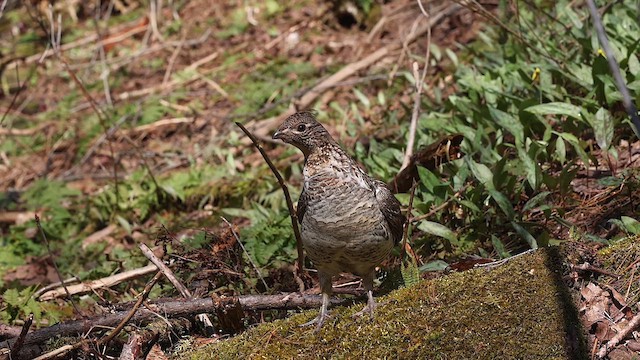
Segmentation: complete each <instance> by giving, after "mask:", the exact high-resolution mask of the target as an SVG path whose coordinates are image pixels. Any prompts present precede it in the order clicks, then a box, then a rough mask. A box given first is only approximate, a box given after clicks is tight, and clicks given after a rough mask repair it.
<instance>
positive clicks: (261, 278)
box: [220, 216, 269, 291]
mask: <svg viewBox="0 0 640 360" xmlns="http://www.w3.org/2000/svg"><path fill="white" fill-rule="evenodd" d="M220 218H221V219H222V221H224V222H225V224H227V226H229V230H231V233H232V234H233V237H234V238H235V239H236V242H237V243H238V244H239V245H240V247H241V248H242V251H243V252H244V253H245V254H246V255H247V258H248V259H249V262H250V263H251V266H253V270H254V271H255V272H256V274H257V275H258V277H259V278H260V281H262V285H264V288H265V289H267V291H269V286H268V285H267V283H266V282H265V281H264V278H263V277H262V274H261V273H260V269H258V266H257V265H256V263H254V262H253V259H252V258H251V255H250V254H249V252H248V251H247V249H246V248H245V247H244V244H243V243H242V241H240V237H239V236H238V233H237V232H236V230H235V229H234V228H233V225H231V223H230V222H229V221H228V220H227V219H225V218H224V216H220Z"/></svg>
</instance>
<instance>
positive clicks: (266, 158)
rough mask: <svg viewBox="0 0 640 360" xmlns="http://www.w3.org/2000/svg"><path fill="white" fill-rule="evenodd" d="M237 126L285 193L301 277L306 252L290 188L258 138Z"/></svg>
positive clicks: (242, 126) (297, 270)
mask: <svg viewBox="0 0 640 360" xmlns="http://www.w3.org/2000/svg"><path fill="white" fill-rule="evenodd" d="M236 125H238V127H240V129H242V131H243V132H244V133H245V134H246V135H247V136H248V137H249V139H251V142H252V143H253V145H254V146H255V147H256V149H258V151H259V152H260V154H261V155H262V157H263V158H264V161H266V162H267V165H269V168H270V169H271V172H273V175H275V177H276V179H278V183H279V184H280V187H281V188H282V192H284V198H285V200H286V201H287V207H288V208H289V215H290V216H291V226H293V234H294V235H295V237H296V247H297V249H298V261H297V263H296V265H297V268H296V273H297V275H298V276H301V275H302V271H303V268H304V252H303V249H302V238H301V237H300V228H299V227H298V214H297V212H296V210H295V209H294V208H293V201H292V200H291V195H290V194H289V188H288V187H287V185H286V184H285V183H284V179H283V178H282V175H280V172H279V171H278V169H277V168H276V167H275V165H273V163H272V162H271V160H270V159H269V156H267V153H266V152H265V151H264V149H262V146H260V144H259V143H258V140H257V139H256V137H255V136H253V134H252V133H251V132H250V131H249V130H247V128H245V127H244V125H242V124H241V123H239V122H236ZM298 284H300V282H299V283H298Z"/></svg>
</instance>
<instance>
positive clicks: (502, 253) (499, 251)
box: [491, 235, 511, 259]
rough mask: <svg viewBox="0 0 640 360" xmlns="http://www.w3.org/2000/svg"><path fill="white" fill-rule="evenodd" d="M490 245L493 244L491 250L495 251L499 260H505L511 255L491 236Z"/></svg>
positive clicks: (500, 242)
mask: <svg viewBox="0 0 640 360" xmlns="http://www.w3.org/2000/svg"><path fill="white" fill-rule="evenodd" d="M491 244H493V248H494V249H495V250H496V253H497V254H498V256H500V258H501V259H505V258H508V257H510V256H511V254H510V253H509V252H508V251H507V250H506V249H505V247H504V244H503V243H502V241H501V240H500V239H498V237H497V236H495V235H491Z"/></svg>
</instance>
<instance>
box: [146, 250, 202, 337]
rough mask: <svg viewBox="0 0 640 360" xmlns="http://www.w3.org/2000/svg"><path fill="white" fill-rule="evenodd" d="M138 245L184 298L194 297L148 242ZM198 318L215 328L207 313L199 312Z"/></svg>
mask: <svg viewBox="0 0 640 360" xmlns="http://www.w3.org/2000/svg"><path fill="white" fill-rule="evenodd" d="M138 247H139V248H140V250H141V251H142V253H143V254H144V256H146V257H147V259H149V261H151V262H152V263H153V264H154V265H155V266H157V267H158V269H160V271H162V273H163V274H164V276H165V277H166V278H167V280H169V281H170V282H171V284H173V286H174V287H175V288H176V289H178V291H179V292H180V295H182V297H183V298H185V299H193V295H192V294H191V291H189V289H187V287H186V286H184V285H183V284H182V282H181V281H180V280H178V278H177V277H176V276H175V275H174V273H173V271H171V269H169V267H168V266H166V265H165V264H164V263H163V262H162V260H160V259H159V258H158V257H157V256H156V255H155V254H154V253H153V251H151V249H149V247H148V246H147V245H146V244H140V245H139V246H138ZM196 318H197V319H198V321H199V322H200V323H202V325H203V327H204V328H205V329H213V323H212V322H211V319H209V316H208V315H207V314H197V315H196Z"/></svg>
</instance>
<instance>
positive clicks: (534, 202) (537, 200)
mask: <svg viewBox="0 0 640 360" xmlns="http://www.w3.org/2000/svg"><path fill="white" fill-rule="evenodd" d="M549 194H551V192H549V191H543V192H541V193H539V194H537V195H536V196H534V197H532V198H531V199H529V201H527V203H526V204H524V207H522V212H525V211H529V210H531V209H533V208H535V207H536V206H538V205H540V204H541V203H542V202H543V201H544V199H546V198H547V196H549Z"/></svg>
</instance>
